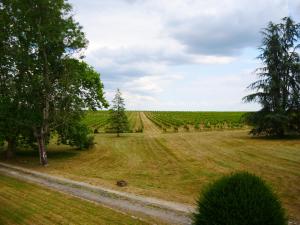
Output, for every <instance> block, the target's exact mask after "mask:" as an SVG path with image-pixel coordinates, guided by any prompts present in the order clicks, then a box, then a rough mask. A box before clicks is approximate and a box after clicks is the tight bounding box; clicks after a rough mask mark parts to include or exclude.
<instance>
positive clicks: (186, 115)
mask: <svg viewBox="0 0 300 225" xmlns="http://www.w3.org/2000/svg"><path fill="white" fill-rule="evenodd" d="M145 114H146V116H147V118H148V119H149V120H151V121H152V122H153V123H154V124H155V125H156V126H158V127H159V128H161V129H162V130H163V131H172V130H173V131H175V132H177V131H179V130H180V129H181V130H182V129H183V130H186V131H189V130H215V129H237V128H243V127H245V123H244V121H243V115H244V114H245V112H163V111H160V112H159V111H157V112H153V111H152V112H145Z"/></svg>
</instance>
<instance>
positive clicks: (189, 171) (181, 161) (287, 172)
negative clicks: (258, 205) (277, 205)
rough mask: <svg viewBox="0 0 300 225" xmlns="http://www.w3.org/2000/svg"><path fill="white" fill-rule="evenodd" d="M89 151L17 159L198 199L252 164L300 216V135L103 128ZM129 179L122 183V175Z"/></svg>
mask: <svg viewBox="0 0 300 225" xmlns="http://www.w3.org/2000/svg"><path fill="white" fill-rule="evenodd" d="M96 142H97V145H96V146H95V147H94V149H91V150H88V151H77V150H74V149H71V148H69V147H66V146H54V145H51V146H50V147H49V166H48V167H46V168H43V167H40V166H39V164H38V157H36V156H34V155H37V152H20V153H19V157H18V159H17V160H16V161H12V163H16V164H19V165H21V166H25V167H28V168H32V169H35V170H38V171H42V172H47V173H50V174H56V175H60V176H65V177H68V178H71V179H76V180H82V181H85V182H89V183H92V184H100V185H106V186H108V187H111V188H115V189H121V190H124V191H129V192H134V193H139V194H144V195H149V196H156V197H159V198H164V199H167V200H173V201H179V202H185V203H191V204H193V203H194V202H195V198H196V197H197V196H198V195H199V191H201V189H202V188H203V187H204V186H205V185H206V184H208V183H209V182H211V181H213V180H215V179H217V178H218V177H220V176H221V175H222V174H228V173H230V172H233V171H237V170H247V171H250V172H253V173H255V174H257V175H260V176H262V177H263V178H264V179H266V180H267V182H268V183H269V184H270V185H272V186H273V188H274V190H275V191H276V192H277V193H278V195H279V196H280V198H281V200H282V201H283V203H284V207H285V208H286V209H287V210H288V213H289V215H290V216H291V217H293V218H296V219H297V220H298V221H300V140H299V139H286V140H274V139H273V140H272V139H262V138H251V137H250V136H248V134H247V131H246V130H233V131H211V132H180V133H166V134H162V133H153V134H151V133H146V132H145V133H136V134H124V135H123V136H122V137H120V138H117V137H115V135H113V134H97V135H96ZM118 179H124V180H126V181H127V182H128V183H129V185H128V187H126V188H119V187H117V186H116V185H115V183H116V180H118Z"/></svg>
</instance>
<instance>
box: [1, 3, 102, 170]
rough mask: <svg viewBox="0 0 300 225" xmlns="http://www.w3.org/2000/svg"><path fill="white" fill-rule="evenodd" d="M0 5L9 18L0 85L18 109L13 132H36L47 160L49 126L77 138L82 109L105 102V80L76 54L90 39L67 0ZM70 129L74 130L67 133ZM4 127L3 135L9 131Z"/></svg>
mask: <svg viewBox="0 0 300 225" xmlns="http://www.w3.org/2000/svg"><path fill="white" fill-rule="evenodd" d="M0 10H1V14H0V15H3V16H4V17H5V18H6V19H5V21H4V22H3V26H4V28H3V29H5V32H6V33H5V34H6V35H5V36H3V37H1V36H0V38H1V48H2V49H3V50H4V51H3V52H4V53H5V54H4V56H3V57H1V68H2V69H1V71H0V72H1V85H3V86H1V88H0V91H1V90H3V93H2V96H8V98H7V100H6V102H9V105H10V109H11V111H12V113H15V114H16V115H19V116H18V117H15V118H14V119H13V120H12V123H13V125H14V126H16V127H17V128H18V131H19V133H18V132H16V133H15V134H16V135H15V136H14V138H17V137H20V136H26V137H27V140H32V138H31V136H34V138H35V140H36V143H37V145H38V149H39V154H40V162H41V164H43V165H46V164H47V155H46V144H47V142H48V141H49V138H50V134H51V132H54V131H55V132H58V134H59V135H61V136H63V139H64V140H65V142H67V141H66V140H71V139H74V136H76V132H77V131H78V132H81V131H82V129H81V128H82V125H81V124H80V119H81V117H82V115H83V109H87V108H92V109H95V108H101V107H102V106H107V103H106V101H105V99H104V97H103V85H102V83H101V81H100V78H99V74H98V73H97V72H95V71H94V70H93V68H91V67H89V66H88V65H87V64H85V63H84V62H82V61H81V60H80V59H79V58H78V56H81V54H82V53H81V52H82V50H83V49H84V48H85V47H86V45H87V40H86V39H85V36H84V33H83V32H82V28H81V26H80V25H79V24H78V23H76V22H75V21H74V19H73V16H72V14H71V6H70V4H68V3H67V2H66V1H64V0H26V1H22V0H3V1H2V2H1V4H0ZM76 57H77V58H78V59H76ZM5 69H7V70H8V71H5ZM0 94H1V93H0ZM2 96H1V98H2ZM6 102H5V101H4V100H3V102H2V99H1V103H0V104H1V105H2V106H3V107H0V109H3V110H1V111H0V114H1V115H2V116H3V115H5V112H6V111H8V108H7V107H6V106H5V104H6ZM1 115H0V117H1ZM2 122H3V121H2ZM3 123H6V122H5V121H4V122H3ZM6 125H7V126H10V124H7V123H6ZM14 126H12V127H14ZM70 127H73V128H72V129H71V128H70ZM67 129H68V130H72V132H69V133H68V135H66V134H63V132H62V131H63V130H67ZM76 130H77V131H76ZM2 131H3V130H2ZM3 132H4V133H5V132H6V134H5V135H2V136H7V134H10V133H11V132H8V131H6V130H4V131H3ZM0 136H1V135H0ZM67 143H74V142H72V141H71V142H70V141H69V142H67Z"/></svg>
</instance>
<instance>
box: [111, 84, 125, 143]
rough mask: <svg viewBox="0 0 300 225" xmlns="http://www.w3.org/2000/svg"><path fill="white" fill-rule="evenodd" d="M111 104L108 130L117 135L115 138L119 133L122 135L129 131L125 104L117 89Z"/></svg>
mask: <svg viewBox="0 0 300 225" xmlns="http://www.w3.org/2000/svg"><path fill="white" fill-rule="evenodd" d="M112 102H113V105H112V107H111V109H110V110H109V112H110V118H109V129H110V131H111V132H115V133H117V136H118V137H119V136H120V133H123V132H125V131H127V130H128V129H129V123H128V118H127V116H126V113H125V103H124V99H123V98H122V96H121V92H120V90H119V89H117V92H116V95H115V97H114V99H113V101H112Z"/></svg>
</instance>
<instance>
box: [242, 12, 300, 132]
mask: <svg viewBox="0 0 300 225" xmlns="http://www.w3.org/2000/svg"><path fill="white" fill-rule="evenodd" d="M262 35H263V41H262V47H261V48H260V51H261V54H260V55H259V56H258V58H259V59H260V60H261V62H262V64H263V67H261V68H258V69H257V70H256V74H257V75H258V77H259V79H258V80H257V81H255V82H254V83H252V84H251V85H250V86H249V89H251V90H254V91H255V93H253V94H250V95H248V96H246V97H244V100H245V101H246V102H252V101H255V102H258V103H260V104H261V106H262V109H261V110H260V111H258V112H256V113H251V114H249V115H248V116H247V120H248V121H249V122H250V124H251V125H253V126H254V128H253V130H252V131H251V133H252V134H254V135H260V134H262V135H264V134H266V135H276V136H283V135H285V134H287V133H291V132H296V133H300V56H299V47H300V45H299V38H300V24H297V23H295V22H294V21H293V20H292V19H291V18H289V17H285V18H283V19H282V22H281V23H279V24H274V23H272V22H270V23H269V25H268V27H267V28H265V29H264V30H263V31H262Z"/></svg>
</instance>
